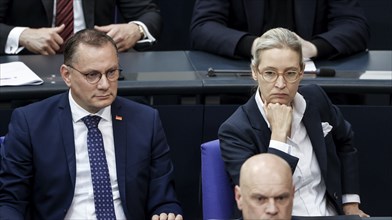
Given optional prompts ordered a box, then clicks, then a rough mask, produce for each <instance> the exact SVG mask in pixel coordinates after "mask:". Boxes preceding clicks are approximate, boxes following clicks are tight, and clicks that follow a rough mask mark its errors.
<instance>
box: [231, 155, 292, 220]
mask: <svg viewBox="0 0 392 220" xmlns="http://www.w3.org/2000/svg"><path fill="white" fill-rule="evenodd" d="M240 172H241V173H240V185H237V186H235V199H236V202H237V206H238V208H239V209H240V210H241V211H242V216H243V218H244V219H245V220H247V219H286V220H288V219H291V212H292V208H293V198H294V186H293V182H292V175H291V169H290V167H289V165H288V164H287V162H286V161H284V160H283V159H282V158H280V157H278V156H276V155H273V154H268V153H263V154H258V155H255V156H253V157H251V158H249V159H248V160H247V161H246V162H245V163H244V164H243V165H242V167H241V171H240Z"/></svg>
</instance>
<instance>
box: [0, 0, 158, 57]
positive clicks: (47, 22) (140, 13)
mask: <svg viewBox="0 0 392 220" xmlns="http://www.w3.org/2000/svg"><path fill="white" fill-rule="evenodd" d="M53 2H54V1H53V0H28V1H25V0H0V54H4V49H5V44H6V42H7V37H8V34H9V32H10V31H11V30H12V28H14V27H15V26H21V27H31V28H40V27H51V26H52V20H53V5H54V4H53ZM116 5H117V7H118V9H119V11H120V12H121V15H122V17H123V19H124V20H125V21H126V22H129V21H134V20H138V21H141V22H143V23H144V24H145V25H146V26H147V28H148V30H149V32H150V33H151V34H152V35H153V36H154V37H158V36H159V33H160V31H161V25H162V24H161V16H160V14H159V9H158V8H157V6H156V5H155V4H154V3H152V0H83V1H82V7H83V14H84V19H85V22H86V27H87V28H93V27H94V25H109V24H114V23H115V18H116V16H115V11H116Z"/></svg>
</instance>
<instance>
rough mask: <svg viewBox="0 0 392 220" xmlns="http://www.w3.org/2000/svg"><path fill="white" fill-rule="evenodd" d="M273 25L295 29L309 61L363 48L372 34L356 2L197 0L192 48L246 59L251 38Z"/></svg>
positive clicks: (192, 27) (345, 53) (349, 52)
mask: <svg viewBox="0 0 392 220" xmlns="http://www.w3.org/2000/svg"><path fill="white" fill-rule="evenodd" d="M276 27H283V28H287V29H289V30H291V31H293V32H295V33H296V34H297V35H298V36H299V39H300V40H301V42H302V49H303V55H304V57H305V58H313V59H332V58H337V57H341V56H348V55H351V54H354V53H356V52H360V51H364V50H366V49H367V45H368V41H369V35H370V31H369V25H368V23H367V19H366V18H365V16H364V12H363V10H362V8H361V7H360V5H359V3H358V0H346V1H340V0H314V1H305V0H258V1H248V0H196V2H195V6H194V11H193V17H192V21H191V29H190V30H191V47H192V48H193V49H196V50H202V51H207V52H211V53H215V54H219V55H223V56H227V57H232V58H245V59H247V58H250V57H251V47H252V43H253V41H254V40H255V39H256V38H257V37H258V36H261V35H262V34H263V33H264V32H266V31H267V30H269V29H271V28H276Z"/></svg>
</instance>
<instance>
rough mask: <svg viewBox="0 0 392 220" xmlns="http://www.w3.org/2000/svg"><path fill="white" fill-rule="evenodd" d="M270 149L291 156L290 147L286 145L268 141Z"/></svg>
mask: <svg viewBox="0 0 392 220" xmlns="http://www.w3.org/2000/svg"><path fill="white" fill-rule="evenodd" d="M269 147H270V148H274V149H277V150H280V151H283V152H285V153H287V154H291V145H288V144H286V143H284V142H280V141H275V140H270V144H269Z"/></svg>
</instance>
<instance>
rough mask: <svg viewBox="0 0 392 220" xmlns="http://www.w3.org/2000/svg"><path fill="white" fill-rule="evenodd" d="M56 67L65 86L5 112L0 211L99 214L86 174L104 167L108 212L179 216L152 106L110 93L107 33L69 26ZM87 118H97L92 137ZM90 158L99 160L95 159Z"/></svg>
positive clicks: (112, 54) (114, 55) (113, 55)
mask: <svg viewBox="0 0 392 220" xmlns="http://www.w3.org/2000/svg"><path fill="white" fill-rule="evenodd" d="M60 71H61V76H62V77H63V79H64V81H65V83H66V84H67V85H68V86H69V88H70V89H69V91H68V92H66V93H63V94H59V95H56V96H53V97H50V98H48V99H46V100H43V101H40V102H37V103H33V104H31V105H28V106H25V107H21V108H18V109H15V110H14V112H13V115H12V117H11V122H10V125H9V133H8V134H7V135H6V136H5V139H4V143H3V146H2V153H1V166H0V219H13V220H14V219H23V216H26V215H30V216H31V217H32V218H33V219H91V218H95V217H97V218H98V219H101V218H100V217H99V216H98V213H100V212H98V211H97V210H101V209H100V208H99V207H101V205H102V203H101V204H98V202H97V201H96V200H98V199H99V198H100V196H103V193H102V191H100V193H98V191H97V190H96V183H97V182H96V181H95V179H94V178H96V176H97V175H101V173H98V174H97V173H96V172H95V170H96V169H102V170H103V169H107V170H108V174H107V175H106V177H110V179H109V180H108V181H107V182H106V183H107V184H106V187H108V189H109V190H108V191H112V192H110V195H109V200H110V201H109V202H108V204H109V206H113V207H114V208H113V210H112V212H111V214H113V215H115V217H114V218H116V219H137V220H139V219H154V220H158V219H160V220H162V219H172V220H174V219H176V220H181V219H182V216H181V208H180V205H179V203H178V201H177V199H176V196H175V191H174V183H173V165H172V163H171V159H170V156H169V146H168V144H167V142H166V137H165V134H164V130H163V128H162V125H161V122H160V118H159V115H158V112H157V111H156V110H154V109H152V108H151V107H148V106H146V105H142V104H138V103H135V102H132V101H130V100H127V99H124V98H121V97H117V83H118V82H117V79H118V77H119V72H120V70H119V63H118V52H117V49H116V45H115V43H114V41H113V40H112V39H111V38H110V37H109V36H107V35H106V34H104V33H102V32H99V31H97V30H92V29H86V30H83V31H80V32H78V33H76V34H75V35H74V36H73V37H71V38H70V40H69V41H68V42H67V44H66V46H65V51H64V64H63V65H62V66H61V68H60ZM88 118H99V119H100V120H98V123H99V124H98V130H99V133H100V135H98V134H97V135H95V136H94V138H95V139H91V138H92V137H93V136H90V128H87V126H88V122H85V120H87V119H88ZM96 130H97V129H96ZM96 130H95V132H96ZM95 134H96V133H95ZM99 136H102V141H100V142H101V143H102V144H100V145H99V146H102V145H103V148H104V152H103V157H101V158H99V159H97V158H96V157H95V156H94V154H95V152H96V150H98V147H95V148H94V146H98V144H97V145H93V144H92V143H95V142H96V143H98V142H99V141H98V140H99V139H100V138H97V137H99ZM104 158H105V159H104ZM98 160H100V161H102V160H106V161H107V162H105V165H99V164H98V167H97V162H96V161H98ZM89 161H90V162H89ZM106 163H107V165H106ZM94 176H95V177H94ZM98 183H99V184H103V183H102V182H98ZM98 186H99V185H98ZM110 189H111V190H110ZM98 190H99V189H98ZM105 195H107V191H105ZM27 210H29V211H27ZM106 219H113V218H106Z"/></svg>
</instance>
